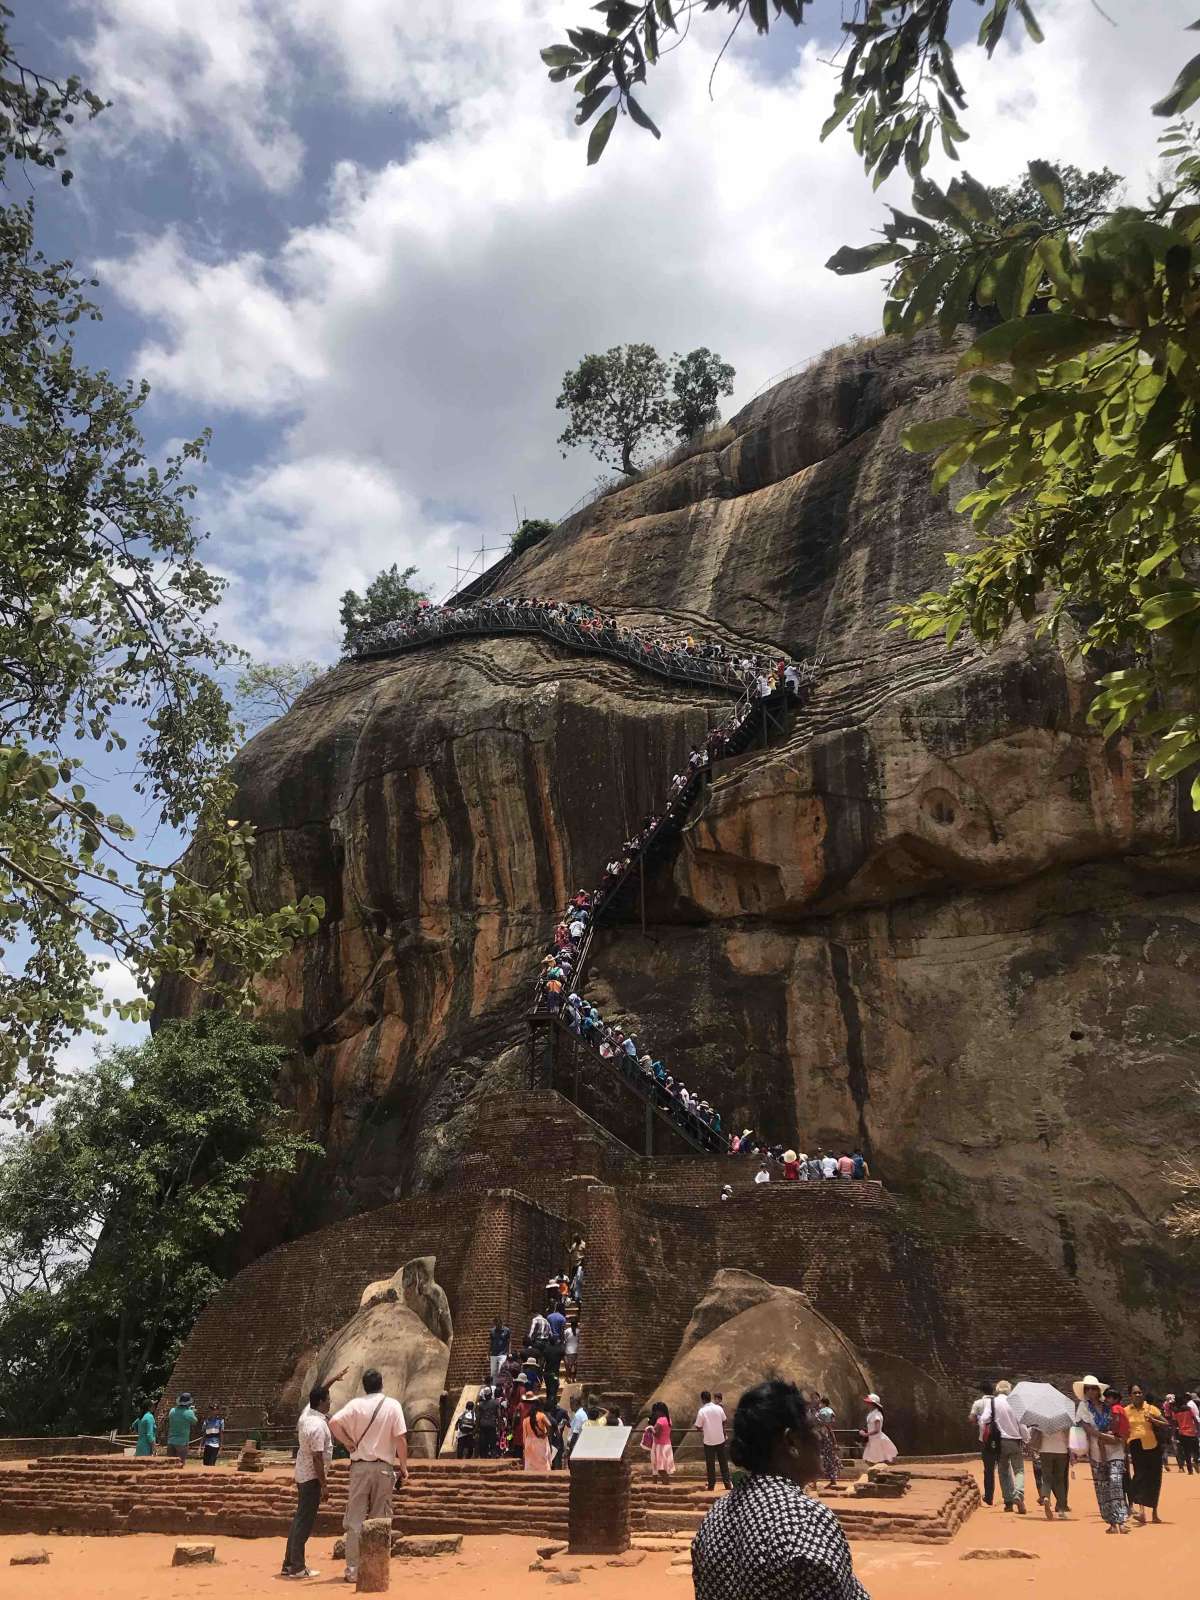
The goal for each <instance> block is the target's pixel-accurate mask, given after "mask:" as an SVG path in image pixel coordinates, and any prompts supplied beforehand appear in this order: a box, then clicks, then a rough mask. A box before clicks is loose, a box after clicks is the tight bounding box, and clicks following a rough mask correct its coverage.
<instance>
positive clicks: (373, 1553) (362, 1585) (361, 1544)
mask: <svg viewBox="0 0 1200 1600" xmlns="http://www.w3.org/2000/svg"><path fill="white" fill-rule="evenodd" d="M391 1569H392V1519H391V1517H368V1518H367V1520H366V1521H365V1522H364V1523H363V1525H362V1532H361V1534H360V1535H359V1541H358V1592H359V1594H386V1593H387V1591H388V1587H389V1585H390V1583H391V1581H392V1570H391Z"/></svg>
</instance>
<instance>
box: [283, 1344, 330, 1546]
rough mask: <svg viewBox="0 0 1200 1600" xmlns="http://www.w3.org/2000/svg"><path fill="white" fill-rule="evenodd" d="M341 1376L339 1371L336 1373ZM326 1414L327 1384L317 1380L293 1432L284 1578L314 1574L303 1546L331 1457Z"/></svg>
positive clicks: (327, 1409) (314, 1517) (315, 1513)
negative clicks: (291, 1510) (295, 1444)
mask: <svg viewBox="0 0 1200 1600" xmlns="http://www.w3.org/2000/svg"><path fill="white" fill-rule="evenodd" d="M338 1377H339V1378H340V1377H341V1373H340V1372H339V1373H338ZM328 1415H329V1387H328V1385H327V1384H323V1383H318V1384H317V1385H315V1387H314V1388H312V1389H310V1390H309V1392H308V1404H307V1405H306V1406H305V1408H304V1410H303V1411H302V1412H301V1413H300V1420H299V1422H298V1423H297V1424H296V1436H297V1438H298V1440H299V1443H300V1448H299V1449H298V1450H297V1451H296V1469H295V1477H296V1512H295V1515H294V1516H293V1517H292V1526H291V1531H290V1532H289V1533H288V1541H287V1549H286V1550H285V1551H284V1554H283V1576H284V1577H285V1578H315V1577H317V1576H318V1574H317V1573H316V1572H314V1571H313V1570H312V1568H311V1567H308V1566H306V1565H305V1562H304V1546H305V1544H306V1543H307V1541H308V1536H309V1534H310V1533H311V1532H312V1530H313V1523H314V1522H315V1521H316V1520H317V1508H318V1507H319V1506H320V1504H321V1501H322V1499H323V1498H324V1495H325V1470H326V1468H327V1467H328V1465H329V1463H330V1461H332V1460H333V1437H332V1435H331V1434H330V1432H329V1424H328V1422H327V1421H326V1420H325V1419H326V1417H327V1416H328Z"/></svg>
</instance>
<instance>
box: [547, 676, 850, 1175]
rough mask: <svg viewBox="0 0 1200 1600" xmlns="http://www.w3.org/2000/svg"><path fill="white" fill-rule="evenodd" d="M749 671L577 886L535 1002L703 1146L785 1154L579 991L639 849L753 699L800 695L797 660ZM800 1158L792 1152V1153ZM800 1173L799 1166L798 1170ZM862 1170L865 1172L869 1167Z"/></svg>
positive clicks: (668, 817)
mask: <svg viewBox="0 0 1200 1600" xmlns="http://www.w3.org/2000/svg"><path fill="white" fill-rule="evenodd" d="M761 666H762V670H761V671H757V667H756V673H755V674H753V675H752V683H751V687H750V690H749V693H748V694H747V696H746V697H745V698H744V699H743V700H741V701H739V703H738V705H737V706H736V707H735V708H734V711H733V712H732V713H731V714H730V716H729V717H728V718H727V719H726V721H725V722H723V723H721V724H720V725H719V726H718V727H716V728H713V729H711V730H710V732H709V734H708V736H707V738H706V739H705V741H704V743H703V744H697V745H693V746H692V749H691V751H690V753H689V756H688V764H687V768H686V769H685V770H684V771H682V772H677V773H676V774H675V775H674V776H673V777H672V779H671V782H670V785H669V792H668V795H667V798H666V800H665V801H664V803H663V806H662V808H661V810H659V811H655V812H652V813H651V814H650V815H649V816H647V817H645V818H644V819H643V822H642V825H641V827H640V828H639V829H638V830H637V831H636V832H634V833H633V834H632V835H631V836H630V837H629V838H628V839H626V840H625V841H624V843H623V844H622V846H621V849H620V851H619V852H618V853H617V854H615V855H614V856H613V857H612V858H611V859H610V860H609V862H608V864H607V866H606V868H605V871H604V876H603V877H602V879H601V881H600V883H599V884H598V885H597V886H596V887H595V888H594V889H585V888H580V889H577V890H576V891H575V893H574V894H573V895H572V896H571V898H570V900H569V901H568V902H567V904H566V905H565V906H564V907H563V909H562V912H561V913H560V915H559V917H558V919H557V921H556V922H555V925H554V931H553V934H552V936H551V941H550V946H549V948H548V950H547V951H546V953H545V955H544V956H543V957H542V961H541V965H540V967H539V970H538V976H537V981H536V984H535V988H534V1007H535V1009H538V1010H544V1011H548V1012H550V1013H551V1014H552V1015H554V1016H555V1017H556V1018H557V1020H558V1021H559V1022H560V1023H561V1025H562V1026H563V1027H565V1028H567V1029H568V1030H569V1031H570V1032H571V1033H573V1034H574V1035H575V1036H576V1037H577V1038H579V1039H581V1040H582V1041H583V1043H584V1044H586V1045H588V1046H589V1047H590V1048H591V1049H592V1050H593V1051H595V1053H596V1055H597V1056H598V1057H599V1058H600V1059H601V1060H603V1061H606V1062H608V1063H610V1064H611V1065H613V1066H614V1067H615V1068H616V1069H618V1070H620V1071H621V1072H622V1073H623V1074H624V1076H625V1077H626V1078H628V1079H630V1080H631V1081H635V1082H638V1083H640V1085H641V1086H642V1087H643V1088H644V1089H645V1090H646V1091H647V1092H648V1093H649V1094H650V1096H651V1097H652V1099H653V1100H654V1101H655V1103H656V1104H657V1105H659V1106H660V1107H661V1108H662V1109H663V1110H664V1111H666V1112H667V1114H668V1115H669V1116H670V1117H671V1118H672V1119H673V1120H674V1121H676V1122H677V1123H678V1124H679V1125H680V1126H681V1127H682V1128H684V1129H685V1130H686V1131H687V1132H688V1133H689V1134H690V1135H691V1137H692V1138H693V1139H694V1140H695V1141H696V1142H698V1143H699V1144H700V1145H701V1146H702V1147H703V1148H705V1149H708V1150H711V1151H713V1152H714V1153H719V1154H733V1155H738V1154H744V1155H753V1154H758V1153H760V1152H762V1153H765V1152H767V1151H770V1152H771V1154H772V1156H773V1158H777V1159H780V1158H782V1155H783V1146H782V1145H776V1146H768V1145H767V1144H765V1143H764V1142H763V1141H762V1140H761V1139H757V1138H755V1136H754V1132H753V1130H752V1129H750V1128H746V1129H744V1130H743V1131H742V1132H741V1133H740V1134H739V1133H734V1134H732V1135H731V1134H730V1133H728V1132H727V1131H726V1130H725V1128H724V1127H723V1124H722V1118H721V1113H720V1111H719V1110H718V1109H717V1108H716V1107H715V1106H713V1105H712V1104H711V1102H710V1101H708V1100H707V1099H706V1098H704V1097H703V1096H701V1095H699V1094H697V1093H695V1092H693V1091H692V1090H690V1089H689V1088H688V1086H687V1085H686V1084H685V1083H684V1082H683V1081H682V1079H677V1078H676V1077H675V1076H674V1074H672V1073H671V1072H669V1071H668V1070H667V1068H666V1066H665V1064H664V1063H663V1061H662V1060H661V1059H658V1058H656V1057H654V1056H653V1055H651V1054H650V1053H649V1052H648V1051H646V1050H644V1049H641V1048H639V1046H638V1044H637V1041H636V1040H635V1039H634V1038H633V1037H632V1036H631V1035H630V1034H629V1033H628V1032H627V1031H626V1030H625V1029H623V1028H620V1027H618V1026H617V1025H616V1024H615V1023H606V1022H605V1021H604V1019H603V1017H602V1016H601V1015H600V1012H599V1010H598V1008H597V1007H596V1006H594V1005H592V1004H590V1003H589V1002H588V1001H586V1000H585V999H584V998H583V996H582V995H581V994H580V993H579V989H578V985H579V984H581V982H582V971H581V969H582V966H583V961H584V957H585V955H586V950H587V943H588V941H589V939H590V937H591V932H592V929H593V927H594V925H595V922H596V920H597V918H598V917H599V916H600V915H601V914H602V913H603V911H604V910H605V909H607V907H608V906H609V905H610V904H611V902H612V899H613V897H614V895H615V893H616V892H617V890H618V889H619V888H620V886H621V884H622V883H623V882H624V880H625V878H626V876H627V874H628V873H629V872H630V870H631V869H632V867H633V865H634V863H635V862H636V861H637V859H638V857H639V856H640V855H642V854H643V853H644V852H645V851H646V850H647V849H649V847H650V846H651V844H653V843H654V841H655V840H656V839H657V838H658V837H659V836H660V834H661V833H662V830H663V829H664V828H666V827H668V826H669V825H672V824H674V823H675V822H676V821H677V820H678V819H679V818H680V817H681V816H682V815H683V813H684V812H685V811H686V810H687V808H688V807H689V806H690V804H691V801H692V799H693V797H694V795H695V793H696V790H697V789H698V787H699V785H700V783H701V782H702V780H703V776H704V773H705V771H706V770H707V769H708V767H709V766H710V765H711V763H712V762H713V761H715V760H719V759H720V757H721V755H722V753H723V752H724V751H725V749H726V748H727V747H728V745H729V743H730V741H731V740H732V739H733V738H734V737H735V736H736V734H737V733H738V731H739V729H740V728H741V727H742V725H743V724H744V723H745V722H746V720H747V719H748V718H749V717H750V716H752V715H753V712H754V708H755V705H756V704H758V703H759V702H761V701H762V700H764V699H767V700H769V699H773V698H774V697H776V696H782V697H784V698H786V699H787V700H789V701H794V700H795V699H797V698H798V697H799V694H800V691H801V687H802V680H801V677H800V669H799V668H798V667H796V666H795V665H794V664H793V663H788V662H784V661H778V662H776V663H774V664H771V663H766V662H764V663H762V664H761ZM792 1158H793V1160H794V1159H795V1156H794V1152H793V1153H792ZM798 1175H799V1174H797V1176H798ZM864 1175H865V1174H864Z"/></svg>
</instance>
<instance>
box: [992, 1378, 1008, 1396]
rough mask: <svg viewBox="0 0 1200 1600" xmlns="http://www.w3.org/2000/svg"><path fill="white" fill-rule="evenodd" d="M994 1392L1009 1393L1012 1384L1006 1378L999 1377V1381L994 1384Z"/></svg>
mask: <svg viewBox="0 0 1200 1600" xmlns="http://www.w3.org/2000/svg"><path fill="white" fill-rule="evenodd" d="M996 1393H997V1394H1011V1393H1012V1384H1011V1383H1009V1381H1008V1379H1007V1378H1001V1379H1000V1381H999V1383H998V1384H997V1385H996Z"/></svg>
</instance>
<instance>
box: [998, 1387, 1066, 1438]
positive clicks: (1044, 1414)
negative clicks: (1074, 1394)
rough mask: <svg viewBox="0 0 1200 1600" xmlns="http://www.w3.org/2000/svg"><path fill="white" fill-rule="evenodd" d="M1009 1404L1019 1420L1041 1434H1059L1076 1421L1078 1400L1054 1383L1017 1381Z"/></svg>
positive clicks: (1009, 1398)
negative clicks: (1064, 1392) (1068, 1395)
mask: <svg viewBox="0 0 1200 1600" xmlns="http://www.w3.org/2000/svg"><path fill="white" fill-rule="evenodd" d="M1008 1403H1009V1405H1010V1406H1011V1407H1012V1413H1013V1416H1014V1417H1016V1419H1017V1421H1018V1422H1023V1423H1024V1424H1025V1426H1026V1427H1027V1428H1037V1429H1038V1431H1039V1432H1041V1433H1060V1432H1061V1431H1062V1430H1063V1429H1064V1428H1069V1427H1070V1426H1071V1424H1072V1423H1073V1422H1074V1421H1075V1402H1074V1401H1073V1400H1069V1399H1068V1398H1067V1396H1066V1395H1065V1394H1063V1393H1062V1391H1061V1390H1059V1389H1056V1388H1055V1387H1054V1385H1053V1384H1052V1383H1018V1384H1017V1385H1016V1386H1015V1388H1014V1389H1013V1391H1012V1393H1011V1394H1010V1395H1009V1396H1008Z"/></svg>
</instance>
